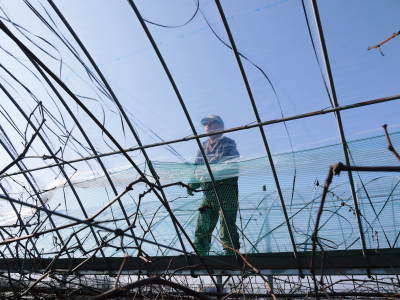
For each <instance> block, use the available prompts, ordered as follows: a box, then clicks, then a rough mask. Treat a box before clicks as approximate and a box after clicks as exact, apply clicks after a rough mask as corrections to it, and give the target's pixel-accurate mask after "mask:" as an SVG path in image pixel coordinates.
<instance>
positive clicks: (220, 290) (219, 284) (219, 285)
mask: <svg viewBox="0 0 400 300" xmlns="http://www.w3.org/2000/svg"><path fill="white" fill-rule="evenodd" d="M215 277H216V279H217V284H216V285H215V286H216V288H217V294H218V296H217V297H218V299H221V298H222V296H221V294H222V293H223V291H224V284H223V283H222V275H216V276H215Z"/></svg>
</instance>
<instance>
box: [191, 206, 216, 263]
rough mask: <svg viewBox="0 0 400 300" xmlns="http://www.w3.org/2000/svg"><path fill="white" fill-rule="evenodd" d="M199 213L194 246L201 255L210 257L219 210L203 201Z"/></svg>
mask: <svg viewBox="0 0 400 300" xmlns="http://www.w3.org/2000/svg"><path fill="white" fill-rule="evenodd" d="M199 211H200V212H199V217H198V219H197V225H196V231H195V240H194V246H195V247H196V250H197V251H198V252H199V254H200V255H208V252H209V251H210V243H211V235H212V232H213V230H214V228H215V226H216V225H217V222H218V209H216V208H212V207H211V206H209V205H207V204H205V201H203V203H202V205H201V206H200V208H199Z"/></svg>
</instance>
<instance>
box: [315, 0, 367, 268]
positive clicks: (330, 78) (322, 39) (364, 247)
mask: <svg viewBox="0 0 400 300" xmlns="http://www.w3.org/2000/svg"><path fill="white" fill-rule="evenodd" d="M312 7H313V10H314V16H315V19H316V23H317V28H318V36H319V40H320V43H321V47H322V50H323V61H324V63H325V67H326V71H327V73H328V82H329V86H330V89H331V93H332V105H333V107H338V106H339V103H338V99H337V95H336V89H335V83H334V80H333V76H332V70H331V66H330V61H329V55H328V49H327V46H326V42H325V36H324V31H323V28H322V24H321V18H320V15H319V9H318V4H317V1H316V0H312ZM335 116H336V121H337V126H338V130H339V134H340V140H341V142H342V147H343V154H344V157H345V162H346V165H347V166H350V158H349V153H348V149H349V148H348V145H347V141H346V136H345V133H344V129H343V122H342V118H341V115H340V111H336V112H335ZM347 174H348V177H349V184H350V190H351V195H352V198H353V204H354V209H355V212H356V219H357V225H358V231H359V235H360V239H361V247H362V253H363V256H364V258H365V259H366V261H367V265H368V255H367V252H366V250H367V245H366V242H365V236H364V231H363V226H362V222H361V217H360V215H361V212H360V209H359V206H358V199H357V193H356V188H355V184H354V179H353V173H352V171H351V170H348V171H347ZM369 272H370V271H369V268H368V267H367V273H368V274H369Z"/></svg>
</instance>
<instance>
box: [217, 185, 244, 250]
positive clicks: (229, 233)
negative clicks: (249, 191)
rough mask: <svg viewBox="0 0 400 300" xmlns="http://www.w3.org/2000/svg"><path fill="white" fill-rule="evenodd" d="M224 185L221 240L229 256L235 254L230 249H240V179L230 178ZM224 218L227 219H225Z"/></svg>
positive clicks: (221, 190) (222, 191) (222, 189)
mask: <svg viewBox="0 0 400 300" xmlns="http://www.w3.org/2000/svg"><path fill="white" fill-rule="evenodd" d="M224 183H225V184H224V185H222V186H221V188H220V194H221V196H222V203H223V206H222V209H221V210H220V214H221V219H220V223H221V230H220V238H221V241H222V243H223V247H224V250H225V252H226V253H227V254H234V251H233V250H230V249H229V248H233V249H239V248H240V243H239V233H238V231H237V227H236V217H237V212H238V207H239V199H238V198H239V189H238V179H237V178H229V179H226V180H224ZM223 216H224V217H225V219H223Z"/></svg>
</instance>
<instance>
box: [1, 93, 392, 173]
mask: <svg viewBox="0 0 400 300" xmlns="http://www.w3.org/2000/svg"><path fill="white" fill-rule="evenodd" d="M399 99H400V95H394V96H390V97H384V98H377V99H372V100H367V101H362V102H357V103H353V104H349V105H344V106H338V107H334V108H329V109H322V110H317V111H312V112H308V113H304V114H298V115H294V116H291V117H286V118H280V119H273V120H269V121H264V122H260V123H257V122H255V123H252V124H248V125H244V126H239V127H232V128H228V129H224V130H219V131H215V132H212V133H203V134H198V135H196V136H195V135H191V136H187V137H184V138H180V139H174V140H169V141H164V142H159V143H153V144H147V145H143V146H138V147H130V148H127V149H125V150H124V151H111V152H107V153H101V154H97V155H92V156H87V157H82V158H77V159H72V160H69V161H62V162H59V163H55V164H49V165H47V166H42V167H37V168H32V169H29V170H24V171H19V172H14V173H9V174H2V175H1V176H0V178H5V177H11V176H15V175H19V174H24V173H29V172H33V171H39V170H43V169H48V168H53V167H57V166H60V165H68V164H73V163H78V162H82V161H87V160H91V159H96V158H99V157H106V156H112V155H117V154H121V153H127V152H133V151H137V150H141V149H147V148H154V147H160V146H165V145H171V144H176V143H180V142H186V141H191V140H194V139H196V138H205V137H209V136H212V135H217V134H223V133H229V132H235V131H240V130H247V129H252V128H256V127H259V126H267V125H272V124H277V123H282V122H287V121H292V120H298V119H303V118H308V117H314V116H319V115H324V114H328V113H333V112H336V111H342V110H348V109H352V108H358V107H363V106H368V105H372V104H378V103H384V102H388V101H393V100H399Z"/></svg>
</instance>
